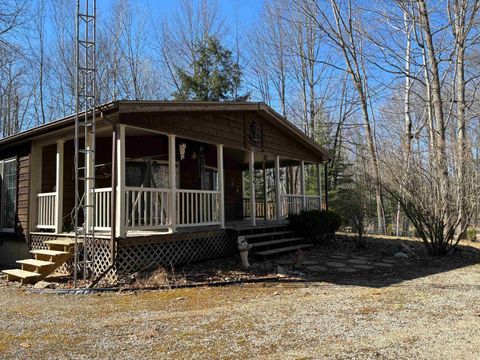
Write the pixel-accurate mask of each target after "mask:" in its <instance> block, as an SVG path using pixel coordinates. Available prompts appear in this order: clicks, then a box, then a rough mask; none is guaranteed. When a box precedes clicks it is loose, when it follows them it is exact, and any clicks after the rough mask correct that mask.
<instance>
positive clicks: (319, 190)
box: [317, 164, 323, 210]
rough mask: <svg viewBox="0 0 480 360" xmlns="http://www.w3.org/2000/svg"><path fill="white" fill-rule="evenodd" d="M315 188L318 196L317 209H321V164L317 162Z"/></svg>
mask: <svg viewBox="0 0 480 360" xmlns="http://www.w3.org/2000/svg"><path fill="white" fill-rule="evenodd" d="M317 190H318V197H319V198H320V201H319V206H320V208H319V209H318V210H322V202H323V200H322V166H321V164H317Z"/></svg>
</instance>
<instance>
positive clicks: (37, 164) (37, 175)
mask: <svg viewBox="0 0 480 360" xmlns="http://www.w3.org/2000/svg"><path fill="white" fill-rule="evenodd" d="M29 191H30V196H29V198H30V206H29V215H30V216H29V228H30V232H34V231H36V230H37V222H38V221H37V220H38V198H37V194H38V193H40V192H42V147H41V146H39V145H38V144H37V143H36V142H32V146H31V153H30V189H29Z"/></svg>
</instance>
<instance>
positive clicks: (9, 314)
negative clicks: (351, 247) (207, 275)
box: [0, 252, 480, 360]
mask: <svg viewBox="0 0 480 360" xmlns="http://www.w3.org/2000/svg"><path fill="white" fill-rule="evenodd" d="M465 254H466V253H463V252H462V253H461V254H457V255H452V256H450V257H448V258H446V259H443V260H442V261H438V260H435V259H431V260H428V259H420V260H418V261H417V262H416V263H414V264H413V265H412V263H408V264H406V265H405V266H403V267H402V266H401V265H399V266H397V267H395V268H394V269H385V270H380V269H377V270H376V271H370V270H365V271H364V272H359V273H338V274H336V275H333V274H326V275H319V276H318V277H317V278H316V279H310V280H309V281H307V282H296V283H295V282H293V283H291V282H285V283H278V282H277V283H264V284H256V285H243V286H228V287H217V288H193V289H178V290H169V291H145V292H141V291H139V292H126V293H102V294H91V295H53V294H32V293H31V292H30V291H29V290H26V289H22V288H20V289H19V288H17V287H15V286H7V285H5V284H4V285H0V304H1V308H2V311H1V312H0V357H1V358H19V359H92V358H98V359H138V358H143V359H157V358H158V359H162V358H165V359H216V358H233V359H249V358H262V359H319V358H320V359H323V358H326V359H372V358H373V359H462V360H466V359H478V358H479V351H480V306H479V301H480V259H477V256H471V255H468V256H467V255H465Z"/></svg>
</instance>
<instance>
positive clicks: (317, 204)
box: [305, 195, 322, 210]
mask: <svg viewBox="0 0 480 360" xmlns="http://www.w3.org/2000/svg"><path fill="white" fill-rule="evenodd" d="M321 209H322V198H321V197H320V196H318V195H305V210H321Z"/></svg>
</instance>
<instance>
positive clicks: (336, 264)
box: [325, 261, 346, 268]
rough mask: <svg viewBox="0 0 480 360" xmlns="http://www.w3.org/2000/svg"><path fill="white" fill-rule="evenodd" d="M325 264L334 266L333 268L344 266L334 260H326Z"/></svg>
mask: <svg viewBox="0 0 480 360" xmlns="http://www.w3.org/2000/svg"><path fill="white" fill-rule="evenodd" d="M325 265H327V266H330V267H334V268H343V267H345V266H346V265H345V264H344V263H341V262H336V261H329V262H326V263H325Z"/></svg>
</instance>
